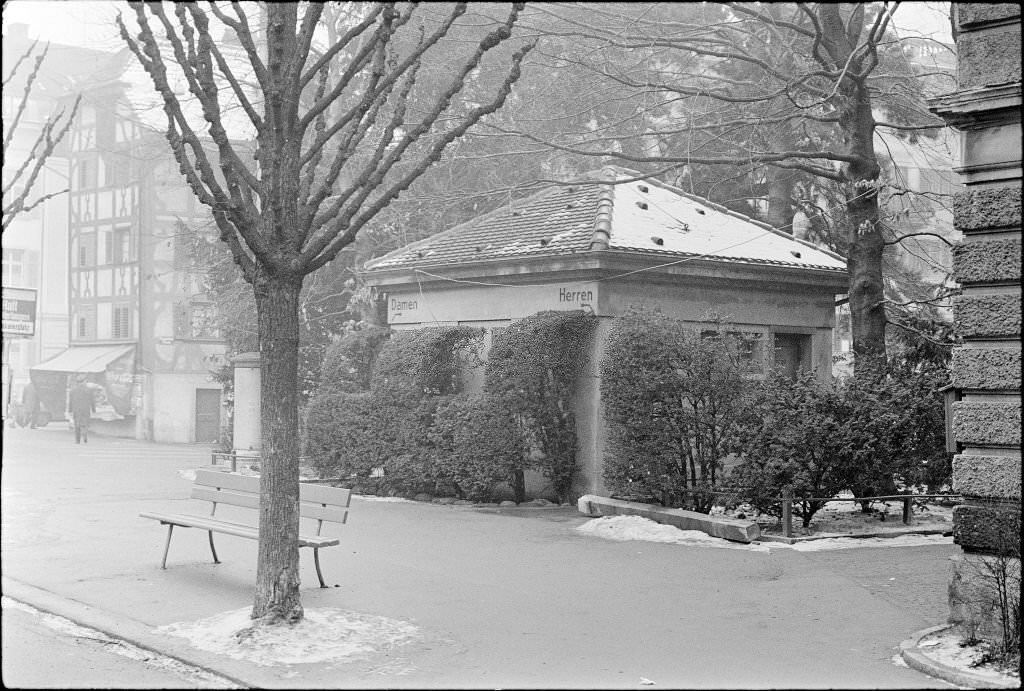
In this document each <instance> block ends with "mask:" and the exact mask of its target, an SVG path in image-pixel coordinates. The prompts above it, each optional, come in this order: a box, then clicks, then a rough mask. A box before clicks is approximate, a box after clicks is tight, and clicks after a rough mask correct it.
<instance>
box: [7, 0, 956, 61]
mask: <svg viewBox="0 0 1024 691" xmlns="http://www.w3.org/2000/svg"><path fill="white" fill-rule="evenodd" d="M119 10H120V11H122V12H124V14H125V19H126V20H129V22H131V21H133V20H132V19H131V14H132V12H131V10H130V9H129V8H128V6H127V4H126V3H124V2H109V1H105V0H103V1H101V0H95V1H89V0H8V1H7V2H5V3H4V5H3V23H4V27H5V29H4V31H5V33H6V26H7V24H8V23H11V22H21V23H24V24H28V25H29V30H28V33H29V37H36V36H38V37H39V38H42V39H43V40H49V41H54V42H58V43H67V44H70V45H79V46H86V47H92V48H100V49H112V50H118V49H120V48H121V47H122V44H121V39H120V38H119V37H118V36H117V30H116V28H115V27H114V25H113V18H114V16H115V15H116V14H117V12H118V11H119ZM895 25H896V27H897V28H898V29H899V30H900V33H901V34H903V35H924V36H931V37H932V38H935V39H938V40H940V41H946V42H952V39H951V36H950V28H949V3H948V2H905V3H903V4H902V5H900V7H899V9H898V10H897V11H896V17H895ZM128 26H129V27H131V26H132V24H131V23H129V24H128Z"/></svg>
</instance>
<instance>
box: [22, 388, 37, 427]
mask: <svg viewBox="0 0 1024 691" xmlns="http://www.w3.org/2000/svg"><path fill="white" fill-rule="evenodd" d="M21 414H22V415H24V416H25V421H26V422H28V424H29V427H30V428H31V429H35V428H36V424H37V423H36V420H37V419H38V418H39V393H38V392H37V391H36V385H35V384H33V383H32V382H29V383H28V384H26V385H25V389H24V390H23V391H22V392H21ZM24 426H25V425H24V424H22V427H24Z"/></svg>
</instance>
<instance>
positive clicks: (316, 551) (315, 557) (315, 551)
mask: <svg viewBox="0 0 1024 691" xmlns="http://www.w3.org/2000/svg"><path fill="white" fill-rule="evenodd" d="M313 563H314V564H316V577H317V578H319V579H320V587H321V588H326V587H327V584H326V583H324V576H323V574H322V573H320V550H319V549H318V548H316V547H314V548H313Z"/></svg>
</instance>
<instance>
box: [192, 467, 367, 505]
mask: <svg viewBox="0 0 1024 691" xmlns="http://www.w3.org/2000/svg"><path fill="white" fill-rule="evenodd" d="M195 484H196V485H203V486H206V487H221V488H224V489H229V490H234V491H236V492H242V493H245V492H250V493H254V494H256V495H257V496H258V495H259V493H260V478H259V476H256V475H239V474H237V473H225V472H222V471H219V470H205V469H199V470H197V471H196V480H195ZM299 500H300V501H308V502H313V503H316V504H327V505H328V506H339V507H344V508H347V507H348V506H350V505H351V503H352V490H349V489H344V488H341V487H330V486H327V485H315V484H311V483H306V482H300V483H299Z"/></svg>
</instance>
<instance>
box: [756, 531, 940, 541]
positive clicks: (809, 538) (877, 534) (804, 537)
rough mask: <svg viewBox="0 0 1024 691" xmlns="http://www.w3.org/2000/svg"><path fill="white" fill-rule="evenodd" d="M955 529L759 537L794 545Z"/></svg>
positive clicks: (931, 532)
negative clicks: (816, 541)
mask: <svg viewBox="0 0 1024 691" xmlns="http://www.w3.org/2000/svg"><path fill="white" fill-rule="evenodd" d="M952 534H953V531H951V530H950V529H948V528H921V529H920V530H917V529H914V528H906V529H899V530H890V531H886V532H873V533H835V534H829V535H802V536H800V537H783V536H782V535H765V534H764V533H761V537H759V538H758V540H760V541H761V542H781V543H783V544H787V545H794V544H796V543H798V542H810V541H812V540H831V539H835V538H838V537H849V538H854V539H859V538H868V537H881V538H886V537H901V536H903V535H952Z"/></svg>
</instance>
